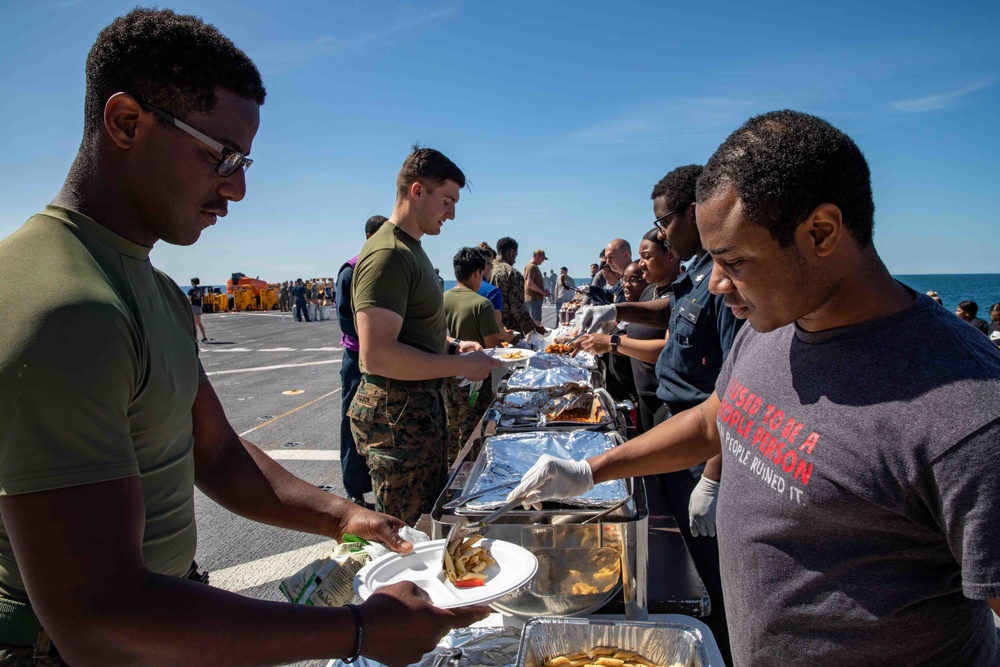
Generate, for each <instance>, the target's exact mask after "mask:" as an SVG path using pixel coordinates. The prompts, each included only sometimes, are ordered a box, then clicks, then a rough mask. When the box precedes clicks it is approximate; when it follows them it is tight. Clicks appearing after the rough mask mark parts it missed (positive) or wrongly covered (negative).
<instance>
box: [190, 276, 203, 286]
mask: <svg viewBox="0 0 1000 667" xmlns="http://www.w3.org/2000/svg"><path fill="white" fill-rule="evenodd" d="M191 284H192V285H194V286H195V287H197V286H198V285H200V284H201V281H200V280H199V279H197V278H192V279H191Z"/></svg>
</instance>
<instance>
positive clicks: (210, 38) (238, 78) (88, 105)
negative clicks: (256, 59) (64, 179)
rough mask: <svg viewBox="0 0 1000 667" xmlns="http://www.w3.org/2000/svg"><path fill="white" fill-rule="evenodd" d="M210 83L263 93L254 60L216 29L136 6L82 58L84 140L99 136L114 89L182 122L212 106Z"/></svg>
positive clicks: (250, 95)
mask: <svg viewBox="0 0 1000 667" xmlns="http://www.w3.org/2000/svg"><path fill="white" fill-rule="evenodd" d="M216 88H224V89H225V90H228V91H230V92H232V93H234V94H235V95H237V96H239V97H242V98H245V99H248V100H253V101H254V102H256V103H257V104H264V98H265V97H266V96H267V91H266V90H265V89H264V84H263V82H262V81H261V78H260V72H259V71H258V70H257V66H256V65H254V64H253V61H251V60H250V58H249V57H248V56H247V54H245V53H243V51H241V50H239V49H238V48H236V45H235V44H233V42H232V41H231V40H230V39H229V38H228V37H226V36H225V35H223V34H222V33H221V32H219V29H218V28H216V27H215V26H213V25H210V24H208V23H205V22H204V21H202V20H201V19H200V18H198V17H197V16H190V15H187V14H176V13H174V12H173V11H171V10H169V9H155V8H152V7H136V8H135V9H133V10H132V11H130V12H129V13H128V14H126V15H125V16H121V17H119V18H117V19H115V20H114V21H112V22H111V23H110V24H108V26H107V27H106V28H104V30H102V31H101V32H100V34H99V35H98V36H97V40H96V41H95V42H94V45H93V46H92V47H91V49H90V54H89V55H88V56H87V93H86V101H85V103H84V121H83V133H84V138H85V139H87V138H89V139H93V138H94V137H96V136H99V129H100V128H101V127H102V126H103V124H104V105H105V104H107V101H108V99H109V98H110V97H111V96H112V95H114V94H115V93H119V92H125V93H129V94H130V95H133V96H135V97H136V98H137V99H139V100H141V101H142V102H146V103H148V104H152V105H154V106H157V107H159V108H161V109H164V110H166V111H168V112H170V113H172V114H173V115H175V116H177V117H179V118H181V119H182V120H183V119H184V118H186V117H187V116H189V115H190V114H192V113H197V112H207V111H211V110H212V109H213V108H214V107H215V89H216ZM164 122H165V121H164Z"/></svg>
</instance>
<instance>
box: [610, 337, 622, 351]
mask: <svg viewBox="0 0 1000 667" xmlns="http://www.w3.org/2000/svg"><path fill="white" fill-rule="evenodd" d="M621 339H622V337H621V336H619V335H618V334H612V335H611V351H612V352H616V351H617V350H618V343H620V342H621Z"/></svg>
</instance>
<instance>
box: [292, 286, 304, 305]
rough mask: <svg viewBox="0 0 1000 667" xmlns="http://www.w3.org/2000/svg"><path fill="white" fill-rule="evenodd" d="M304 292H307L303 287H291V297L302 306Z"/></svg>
mask: <svg viewBox="0 0 1000 667" xmlns="http://www.w3.org/2000/svg"><path fill="white" fill-rule="evenodd" d="M306 292H307V290H306V286H305V285H296V286H295V287H293V288H292V296H294V297H295V302H296V303H300V304H302V305H303V306H304V305H305V303H306Z"/></svg>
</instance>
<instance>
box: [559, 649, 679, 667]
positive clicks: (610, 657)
mask: <svg viewBox="0 0 1000 667" xmlns="http://www.w3.org/2000/svg"><path fill="white" fill-rule="evenodd" d="M543 664H544V665H545V667H592V666H597V667H661V665H658V664H657V663H655V662H653V661H652V660H649V659H648V658H646V657H645V656H643V655H641V654H639V653H636V652H635V651H626V650H624V649H620V648H616V647H613V646H595V647H594V648H592V649H590V650H589V651H587V652H583V651H579V652H577V653H567V654H565V655H558V656H555V657H553V658H549V659H548V660H546V661H545V662H544V663H543ZM662 667H685V666H684V664H683V663H680V662H675V663H673V664H671V665H662Z"/></svg>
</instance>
